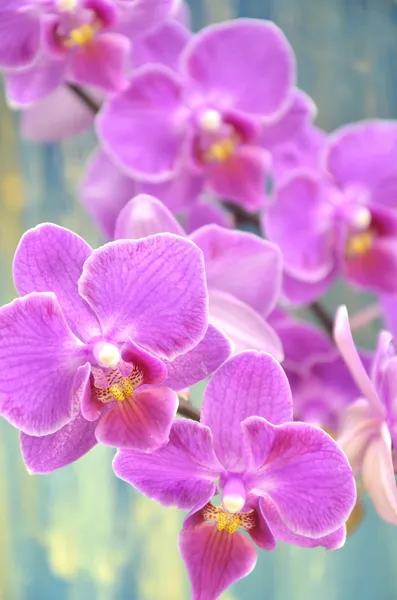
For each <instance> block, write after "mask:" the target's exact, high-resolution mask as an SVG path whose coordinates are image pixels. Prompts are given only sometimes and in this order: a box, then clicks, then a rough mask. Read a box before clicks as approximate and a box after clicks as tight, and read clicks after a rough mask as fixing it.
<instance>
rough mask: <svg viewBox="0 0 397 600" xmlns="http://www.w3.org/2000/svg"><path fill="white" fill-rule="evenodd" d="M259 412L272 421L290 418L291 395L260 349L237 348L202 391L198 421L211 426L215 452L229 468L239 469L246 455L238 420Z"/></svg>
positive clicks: (281, 375) (277, 367)
mask: <svg viewBox="0 0 397 600" xmlns="http://www.w3.org/2000/svg"><path fill="white" fill-rule="evenodd" d="M253 415H260V416H263V417H265V418H267V419H268V420H270V421H271V422H273V423H283V422H284V421H288V420H291V419H292V397H291V390H290V387H289V384H288V380H287V377H286V375H285V373H284V371H283V370H282V368H281V367H280V365H279V364H278V362H277V361H276V360H275V359H274V358H272V357H271V356H270V354H265V353H264V352H254V351H247V352H241V353H240V354H237V355H236V356H234V357H232V358H231V359H229V360H228V361H227V362H226V363H224V364H223V365H222V366H221V367H220V368H219V369H218V371H217V372H216V373H215V375H214V376H213V377H212V379H211V380H210V382H209V384H208V386H207V389H206V391H205V396H204V403H203V408H202V412H201V422H202V423H203V424H204V425H208V427H210V428H211V430H212V433H213V436H214V447H215V453H216V455H217V457H218V459H219V460H220V462H221V463H222V465H223V466H224V467H225V468H226V469H228V470H229V471H233V470H236V471H238V470H243V469H244V468H246V466H247V461H248V457H249V455H248V454H247V452H248V448H247V446H246V440H245V438H244V435H243V432H242V430H241V422H242V421H244V419H246V418H247V417H251V416H253Z"/></svg>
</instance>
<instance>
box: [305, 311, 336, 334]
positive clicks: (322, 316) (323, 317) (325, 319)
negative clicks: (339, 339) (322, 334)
mask: <svg viewBox="0 0 397 600" xmlns="http://www.w3.org/2000/svg"><path fill="white" fill-rule="evenodd" d="M307 308H308V309H309V310H310V312H311V313H312V314H313V316H315V317H316V319H317V321H318V322H319V323H321V325H322V326H323V328H324V329H325V331H326V332H327V334H328V335H329V337H330V338H331V339H333V329H334V323H333V320H332V317H331V316H330V315H329V314H328V313H327V311H326V310H325V308H324V307H323V306H322V305H321V304H320V302H312V304H309V306H308V307H307Z"/></svg>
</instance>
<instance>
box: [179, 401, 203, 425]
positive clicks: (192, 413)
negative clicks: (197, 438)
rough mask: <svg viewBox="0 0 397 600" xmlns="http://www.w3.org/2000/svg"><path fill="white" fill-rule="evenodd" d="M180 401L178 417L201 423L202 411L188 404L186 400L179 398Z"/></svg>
mask: <svg viewBox="0 0 397 600" xmlns="http://www.w3.org/2000/svg"><path fill="white" fill-rule="evenodd" d="M178 399H179V407H178V415H181V416H182V417H186V418H187V419H192V420H193V421H200V411H199V410H198V408H195V407H194V406H192V404H190V402H188V401H187V400H186V399H185V398H182V397H181V396H178Z"/></svg>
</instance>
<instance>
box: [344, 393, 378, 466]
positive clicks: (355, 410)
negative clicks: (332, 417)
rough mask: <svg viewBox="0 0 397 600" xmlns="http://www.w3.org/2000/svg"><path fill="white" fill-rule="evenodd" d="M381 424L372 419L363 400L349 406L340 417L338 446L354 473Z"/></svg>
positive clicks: (365, 401) (369, 406) (371, 413)
mask: <svg viewBox="0 0 397 600" xmlns="http://www.w3.org/2000/svg"><path fill="white" fill-rule="evenodd" d="M380 427H381V423H380V421H379V419H377V418H374V416H373V412H372V410H371V405H370V404H369V402H368V401H367V400H364V399H363V398H361V399H359V400H357V401H356V402H354V403H353V404H352V405H351V406H349V407H348V408H347V409H346V410H345V411H344V413H343V414H342V417H341V426H340V434H339V436H338V444H339V446H340V447H341V448H342V450H343V451H344V453H345V454H346V456H347V458H348V459H349V463H350V465H351V468H352V469H353V472H354V473H359V472H360V471H361V467H362V461H363V458H364V454H365V451H366V449H367V447H368V444H369V443H370V441H371V439H372V438H373V437H376V436H379V431H380Z"/></svg>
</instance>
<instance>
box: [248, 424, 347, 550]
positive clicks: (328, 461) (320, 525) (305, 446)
mask: <svg viewBox="0 0 397 600" xmlns="http://www.w3.org/2000/svg"><path fill="white" fill-rule="evenodd" d="M243 430H244V433H245V435H246V437H247V440H248V443H249V446H250V448H251V452H252V466H254V465H255V467H259V469H258V471H257V472H256V474H255V475H253V479H252V483H251V485H252V489H251V493H254V490H255V493H256V494H258V495H265V496H266V495H268V496H270V498H271V499H272V500H273V501H274V502H275V505H276V507H277V510H278V512H279V513H280V517H281V519H282V521H283V522H284V524H285V525H286V526H287V527H288V528H289V529H291V531H293V533H297V534H299V535H304V536H308V537H314V538H319V537H323V536H325V535H328V534H329V533H332V532H334V531H336V529H339V528H340V527H341V526H342V525H343V524H344V523H345V521H346V520H347V518H348V516H349V514H350V512H351V511H352V509H353V508H354V504H355V501H356V487H355V483H354V477H353V473H352V470H351V468H350V465H349V463H348V461H347V459H346V456H345V455H344V453H343V452H342V451H341V450H340V448H339V446H338V445H337V444H336V442H334V440H333V439H332V438H331V437H330V436H329V435H328V434H326V433H325V432H324V431H322V430H321V429H318V428H317V427H313V426H312V425H307V424H305V423H285V424H284V425H279V426H274V425H272V424H270V423H268V422H267V421H266V420H265V419H263V418H260V417H251V418H248V419H246V420H245V421H244V423H243Z"/></svg>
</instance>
